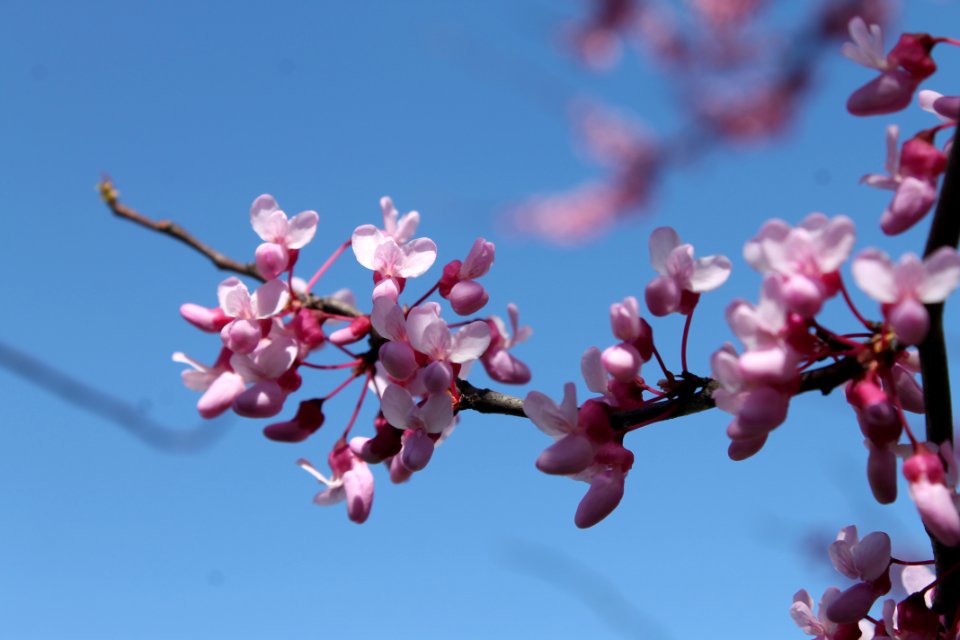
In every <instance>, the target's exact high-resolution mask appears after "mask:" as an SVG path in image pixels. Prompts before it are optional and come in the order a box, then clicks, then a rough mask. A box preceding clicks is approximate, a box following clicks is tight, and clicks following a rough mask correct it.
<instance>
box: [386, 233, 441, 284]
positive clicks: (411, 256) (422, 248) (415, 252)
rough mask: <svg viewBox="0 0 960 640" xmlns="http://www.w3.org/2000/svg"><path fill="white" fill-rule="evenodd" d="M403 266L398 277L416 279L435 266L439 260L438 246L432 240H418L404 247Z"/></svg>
mask: <svg viewBox="0 0 960 640" xmlns="http://www.w3.org/2000/svg"><path fill="white" fill-rule="evenodd" d="M403 253H404V259H403V264H402V265H400V266H399V269H398V271H397V273H396V275H398V276H400V277H401V278H416V277H417V276H421V275H423V274H424V273H426V271H427V270H428V269H429V268H430V267H432V266H433V263H434V261H436V259H437V245H436V244H434V242H433V240H431V239H430V238H417V239H416V240H411V241H410V242H409V243H407V244H406V245H404V246H403Z"/></svg>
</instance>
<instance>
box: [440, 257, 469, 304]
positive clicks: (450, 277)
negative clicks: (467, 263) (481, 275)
mask: <svg viewBox="0 0 960 640" xmlns="http://www.w3.org/2000/svg"><path fill="white" fill-rule="evenodd" d="M462 266H463V263H462V262H460V261H459V260H451V261H450V262H448V263H447V264H445V265H444V266H443V273H442V274H441V275H440V283H439V286H438V287H437V290H438V291H439V292H440V295H441V296H443V297H444V298H446V297H447V296H448V295H450V289H452V288H453V285H455V284H457V283H458V282H460V267H462Z"/></svg>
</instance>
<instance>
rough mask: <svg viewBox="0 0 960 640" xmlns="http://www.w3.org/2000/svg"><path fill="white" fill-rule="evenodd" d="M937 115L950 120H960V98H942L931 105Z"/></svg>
mask: <svg viewBox="0 0 960 640" xmlns="http://www.w3.org/2000/svg"><path fill="white" fill-rule="evenodd" d="M931 106H932V107H933V110H934V111H935V112H937V114H939V115H941V116H943V117H944V118H949V119H950V120H960V96H942V97H940V98H937V99H936V100H934V101H933V104H932V105H931Z"/></svg>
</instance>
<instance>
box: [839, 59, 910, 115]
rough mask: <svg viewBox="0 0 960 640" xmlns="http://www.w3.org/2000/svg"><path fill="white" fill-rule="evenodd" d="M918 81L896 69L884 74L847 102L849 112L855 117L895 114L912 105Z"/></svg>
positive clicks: (860, 89)
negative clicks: (911, 101)
mask: <svg viewBox="0 0 960 640" xmlns="http://www.w3.org/2000/svg"><path fill="white" fill-rule="evenodd" d="M916 88H917V81H916V80H915V79H914V77H913V75H911V74H910V73H908V72H906V71H904V70H902V69H895V70H893V71H888V72H886V73H883V74H881V75H879V76H877V77H876V78H874V79H873V80H871V81H870V82H868V83H867V84H865V85H863V86H862V87H860V88H859V89H857V90H856V91H854V92H853V94H852V95H851V96H850V98H849V99H848V100H847V111H849V112H850V113H852V114H853V115H855V116H875V115H880V114H883V113H893V112H895V111H900V110H901V109H905V108H906V107H908V106H909V105H910V100H911V99H912V98H913V91H914V89H916Z"/></svg>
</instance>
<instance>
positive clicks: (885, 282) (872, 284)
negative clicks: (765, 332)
mask: <svg viewBox="0 0 960 640" xmlns="http://www.w3.org/2000/svg"><path fill="white" fill-rule="evenodd" d="M852 270H853V279H854V280H855V281H856V283H857V286H858V287H860V288H861V289H863V290H864V291H865V292H866V293H867V295H868V296H870V297H871V298H873V299H874V300H876V301H878V302H895V301H896V300H897V294H898V292H897V285H896V282H895V281H894V273H893V263H891V262H890V258H889V257H888V256H887V254H885V253H884V252H882V251H880V250H879V249H866V250H864V251H861V252H860V255H858V256H857V257H856V258H854V260H853V266H852Z"/></svg>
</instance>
